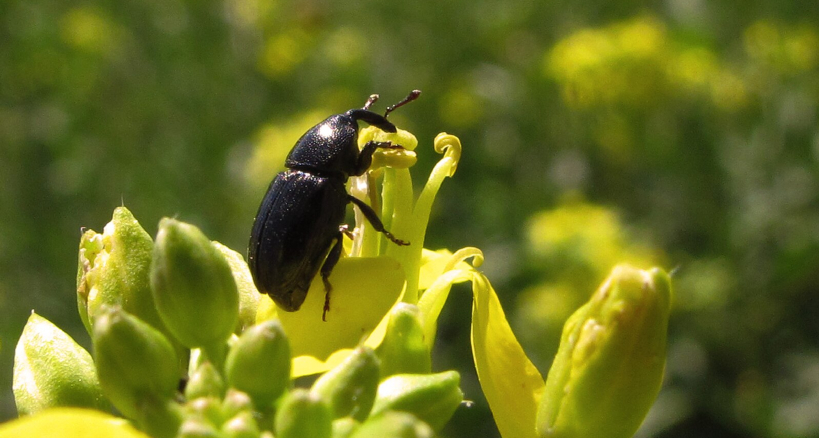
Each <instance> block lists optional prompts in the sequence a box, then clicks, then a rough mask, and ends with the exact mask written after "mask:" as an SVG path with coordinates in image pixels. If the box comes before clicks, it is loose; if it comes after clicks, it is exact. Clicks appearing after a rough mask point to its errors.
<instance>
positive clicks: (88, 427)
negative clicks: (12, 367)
mask: <svg viewBox="0 0 819 438" xmlns="http://www.w3.org/2000/svg"><path fill="white" fill-rule="evenodd" d="M56 431H59V433H57V432H56ZM55 434H57V435H59V436H60V437H62V438H149V437H148V435H145V434H144V433H142V432H139V431H137V430H136V429H134V428H133V427H132V426H131V425H130V424H128V422H127V421H125V420H123V419H121V418H117V417H114V416H111V415H109V414H104V413H102V412H99V411H94V410H90V409H80V408H55V409H49V410H46V411H43V412H41V413H39V414H36V415H32V416H30V417H25V418H20V419H19V420H14V421H11V422H8V423H5V424H3V425H2V426H0V438H15V437H21V436H24V437H29V438H45V437H52V436H55Z"/></svg>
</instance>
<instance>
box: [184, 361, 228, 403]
mask: <svg viewBox="0 0 819 438" xmlns="http://www.w3.org/2000/svg"><path fill="white" fill-rule="evenodd" d="M224 392H225V382H224V380H223V379H222V376H221V375H220V374H219V371H217V370H216V368H215V367H214V366H213V364H211V363H210V362H203V363H202V364H201V365H199V366H198V367H197V368H196V371H194V372H193V373H192V374H191V375H190V379H188V384H187V385H186V386H185V398H187V399H188V400H193V399H195V398H199V397H218V398H221V397H222V394H224Z"/></svg>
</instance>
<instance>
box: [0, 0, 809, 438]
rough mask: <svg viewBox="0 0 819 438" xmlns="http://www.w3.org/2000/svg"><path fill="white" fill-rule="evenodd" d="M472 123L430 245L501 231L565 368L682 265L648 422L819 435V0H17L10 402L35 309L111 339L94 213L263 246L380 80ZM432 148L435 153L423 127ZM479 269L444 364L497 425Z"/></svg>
mask: <svg viewBox="0 0 819 438" xmlns="http://www.w3.org/2000/svg"><path fill="white" fill-rule="evenodd" d="M413 88H419V89H421V90H423V95H422V97H421V99H419V100H418V101H417V102H414V103H412V104H411V105H408V106H406V107H404V108H402V109H401V110H399V111H397V112H396V113H395V114H394V115H392V116H391V118H392V120H393V121H394V122H396V123H397V124H398V125H399V126H402V127H404V128H407V129H409V130H411V131H412V132H414V133H415V134H416V135H417V137H418V138H419V140H420V142H421V148H423V147H425V146H424V145H426V147H427V148H428V149H427V151H426V152H422V153H421V155H422V156H421V160H420V162H419V164H418V165H417V169H418V174H419V175H420V174H423V173H424V172H428V170H429V168H430V167H431V165H432V163H433V162H434V161H435V160H436V159H437V157H436V154H434V152H432V150H431V147H430V146H431V141H432V138H433V137H434V135H435V134H436V133H438V132H440V131H447V132H450V133H453V134H456V135H458V136H459V137H460V138H461V140H462V141H463V144H464V154H463V160H462V161H461V164H460V166H459V168H458V173H457V174H456V176H455V178H454V179H452V180H448V181H446V182H445V185H444V188H443V189H442V191H441V195H440V197H439V199H438V201H437V203H436V209H435V212H434V216H433V218H432V221H431V225H430V235H429V237H428V239H427V242H428V244H429V245H428V246H430V247H433V248H440V247H448V248H450V249H457V248H460V247H463V246H477V247H480V248H482V249H483V251H484V252H485V254H486V263H485V265H484V266H483V269H485V272H486V273H487V274H488V276H489V278H490V279H491V280H492V282H493V284H494V285H495V288H496V289H497V290H498V292H499V294H500V295H501V301H502V303H503V305H504V307H505V308H506V309H507V313H508V314H509V316H510V318H512V320H513V325H514V328H515V331H516V333H517V334H518V336H519V337H520V339H521V341H522V342H523V343H524V346H525V348H526V350H527V352H528V353H529V355H530V356H531V357H532V358H533V360H535V362H536V364H537V365H538V367H539V368H540V370H541V372H543V373H544V375H545V373H546V372H547V370H548V367H549V365H550V360H551V357H552V355H553V354H554V351H555V349H556V347H557V340H558V336H559V331H560V328H561V325H562V323H563V321H564V320H565V318H566V317H567V316H568V315H569V314H570V313H571V312H572V311H573V310H574V309H575V308H576V307H577V306H578V305H579V304H580V303H581V302H583V301H585V299H586V298H587V297H588V296H589V294H590V293H591V292H592V291H593V290H594V288H595V287H596V286H597V285H598V284H599V283H600V281H601V280H602V279H603V278H605V276H606V275H607V273H608V272H609V271H610V269H611V268H612V267H613V266H614V265H615V264H617V263H619V262H623V261H629V262H631V263H634V264H636V265H638V266H641V267H650V266H654V265H658V266H662V267H664V268H666V269H669V270H670V269H675V271H674V272H675V274H674V279H675V286H676V301H675V303H674V313H673V319H672V322H671V327H670V346H669V363H668V369H667V376H666V382H665V385H664V387H663V390H662V392H661V394H660V396H659V399H658V401H657V404H656V405H655V407H654V409H653V410H652V412H651V414H650V415H649V418H648V419H647V421H646V423H645V424H644V426H643V428H642V429H641V431H640V432H639V436H640V437H692V436H697V437H774V436H776V437H811V436H819V290H818V289H819V287H817V285H818V284H819V179H817V174H818V173H819V167H818V166H819V128H818V127H819V124H817V105H819V8H817V7H816V4H815V3H813V2H810V1H799V0H756V1H738V0H727V1H722V2H708V1H705V0H665V1H659V2H640V1H634V0H625V1H616V2H613V1H588V0H576V1H572V2H557V1H545V2H538V1H531V0H506V1H503V2H500V1H487V0H453V1H423V0H422V1H416V2H376V1H363V2H332V1H329V0H324V1H322V0H307V1H304V0H302V1H288V0H195V1H193V0H189V1H180V0H116V1H113V0H80V1H75V2H63V1H56V0H3V1H2V2H0V314H2V318H1V319H0V340H2V350H0V370H1V371H0V421H5V420H8V419H10V418H13V417H14V416H15V415H16V414H15V408H14V401H13V397H12V394H11V369H12V357H13V350H14V345H15V343H16V341H17V337H18V336H19V334H20V332H21V330H22V327H23V325H24V323H25V320H26V318H27V317H28V315H29V313H30V312H31V310H36V311H37V312H38V313H40V314H42V315H43V316H45V317H47V318H49V319H50V320H52V321H54V322H55V323H56V324H58V325H59V326H60V327H62V328H63V329H65V330H66V331H67V332H68V333H69V334H71V335H72V336H74V337H75V338H76V339H77V340H78V341H79V342H81V343H82V344H84V345H86V346H87V345H88V344H89V340H88V336H87V335H86V333H85V332H84V330H83V328H82V325H81V323H80V320H79V318H78V316H77V311H76V301H75V296H74V293H75V278H76V254H77V245H78V242H79V237H80V227H90V228H93V229H96V230H98V231H101V229H102V227H103V226H104V224H105V223H106V222H107V221H108V220H110V216H111V212H112V210H113V208H114V207H116V206H118V205H121V204H124V205H126V206H127V207H129V208H130V209H131V211H132V212H133V213H134V214H135V215H136V217H137V218H138V219H139V220H140V221H141V222H142V224H143V226H144V227H145V228H146V229H147V230H148V232H149V233H151V234H154V233H155V232H156V224H157V222H158V221H159V219H160V218H161V217H162V216H176V217H178V218H180V219H182V220H184V221H188V222H192V223H194V224H196V225H198V226H199V227H201V228H202V229H203V230H204V231H205V232H206V234H208V236H210V237H211V238H213V239H216V240H219V241H222V242H224V243H225V244H227V245H228V246H230V247H232V248H235V249H238V250H240V251H243V249H244V248H245V245H246V242H247V237H248V234H249V230H250V226H251V223H252V220H253V216H254V214H255V211H256V208H257V206H258V202H259V200H260V199H261V196H262V195H263V193H264V190H265V188H266V186H267V184H268V182H269V180H270V179H271V178H272V177H273V175H274V174H275V173H276V172H278V171H279V170H281V165H282V161H283V157H284V155H285V154H286V153H287V151H288V150H289V149H290V147H291V146H292V144H293V143H294V142H295V140H296V139H297V138H298V137H299V135H300V134H301V133H302V132H304V130H306V129H307V128H308V127H309V126H311V125H313V124H314V123H316V122H318V121H319V120H321V119H322V118H323V117H325V116H327V115H329V114H333V113H338V112H343V111H346V110H347V109H349V108H352V107H359V106H361V105H362V104H363V102H364V100H365V99H366V97H367V96H369V95H370V94H371V93H380V94H381V96H382V101H381V102H379V104H378V105H377V106H376V107H375V108H376V109H377V110H380V109H383V108H384V106H385V105H387V104H390V103H393V102H395V101H397V100H398V99H400V98H401V97H403V96H404V95H406V93H407V92H408V91H409V90H410V89H413ZM422 150H423V149H422ZM469 313H470V295H469V289H468V288H461V289H457V290H456V292H455V293H454V294H453V296H452V298H451V301H450V302H449V304H448V305H447V308H446V309H445V313H444V318H445V320H444V321H442V324H441V328H440V339H439V342H438V345H437V350H436V352H435V358H434V361H435V365H434V366H435V368H436V369H437V370H443V369H448V368H456V369H458V370H460V371H461V372H462V373H463V379H464V390H465V392H466V396H467V397H468V398H470V399H472V400H474V401H475V404H474V406H473V407H471V408H469V409H466V408H463V409H460V410H459V412H458V413H457V414H456V416H455V418H454V420H453V422H452V423H451V424H450V425H449V426H448V427H447V429H446V430H445V431H444V433H443V435H444V436H448V437H453V438H454V437H478V436H486V437H491V436H497V431H496V429H495V426H494V423H493V421H492V419H491V414H490V413H489V411H488V408H487V406H486V402H485V401H484V400H483V398H482V395H481V393H480V389H479V386H478V384H477V381H476V378H475V375H474V370H473V368H472V365H471V354H470V347H469V335H468V333H469V330H468V318H469Z"/></svg>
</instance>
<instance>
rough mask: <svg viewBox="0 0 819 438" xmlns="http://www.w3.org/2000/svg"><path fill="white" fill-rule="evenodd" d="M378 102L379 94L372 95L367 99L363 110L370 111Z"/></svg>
mask: <svg viewBox="0 0 819 438" xmlns="http://www.w3.org/2000/svg"><path fill="white" fill-rule="evenodd" d="M376 100H378V95H377V94H370V97H369V98H368V99H367V101H366V102H364V108H363V109H365V110H369V109H370V107H371V106H373V104H374V103H375V101H376Z"/></svg>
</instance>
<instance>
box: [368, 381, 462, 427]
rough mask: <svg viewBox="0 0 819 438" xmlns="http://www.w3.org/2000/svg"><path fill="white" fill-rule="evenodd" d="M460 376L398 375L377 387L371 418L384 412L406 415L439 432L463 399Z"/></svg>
mask: <svg viewBox="0 0 819 438" xmlns="http://www.w3.org/2000/svg"><path fill="white" fill-rule="evenodd" d="M460 383H461V376H460V375H459V374H458V373H457V372H455V371H445V372H442V373H438V374H399V375H396V376H392V377H390V378H388V379H387V380H384V381H383V382H381V384H380V385H378V395H377V396H376V399H375V405H374V406H373V410H372V413H371V415H373V416H375V415H378V414H381V413H383V412H385V411H388V410H392V411H404V412H409V413H411V414H413V415H415V416H416V417H418V418H419V419H421V420H422V421H424V422H426V423H427V424H429V425H430V426H431V427H432V428H433V429H435V430H440V429H441V428H442V427H444V425H445V424H446V422H447V421H449V419H450V418H452V414H454V413H455V409H457V408H458V406H460V404H461V402H462V401H463V399H464V394H463V392H461V388H459V387H458V385H460Z"/></svg>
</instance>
